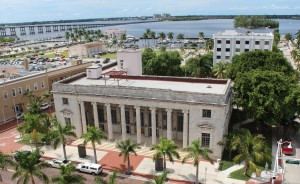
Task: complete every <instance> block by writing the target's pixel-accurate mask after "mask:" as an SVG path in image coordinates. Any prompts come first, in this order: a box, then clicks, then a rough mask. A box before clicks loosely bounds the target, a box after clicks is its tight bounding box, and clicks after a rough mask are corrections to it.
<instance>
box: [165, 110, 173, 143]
mask: <svg viewBox="0 0 300 184" xmlns="http://www.w3.org/2000/svg"><path fill="white" fill-rule="evenodd" d="M166 111H167V139H168V140H172V121H171V119H172V109H166Z"/></svg>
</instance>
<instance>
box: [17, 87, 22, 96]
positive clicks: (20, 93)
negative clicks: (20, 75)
mask: <svg viewBox="0 0 300 184" xmlns="http://www.w3.org/2000/svg"><path fill="white" fill-rule="evenodd" d="M18 89H19V95H22V94H23V91H22V87H19V88H18Z"/></svg>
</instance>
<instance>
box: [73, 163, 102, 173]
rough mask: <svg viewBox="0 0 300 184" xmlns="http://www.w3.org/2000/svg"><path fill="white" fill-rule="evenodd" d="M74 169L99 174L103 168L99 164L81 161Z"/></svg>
mask: <svg viewBox="0 0 300 184" xmlns="http://www.w3.org/2000/svg"><path fill="white" fill-rule="evenodd" d="M75 169H76V171H78V172H85V173H90V174H93V175H95V174H101V173H102V171H103V169H102V166H101V165H100V164H92V163H81V164H78V165H77V166H76V168H75Z"/></svg>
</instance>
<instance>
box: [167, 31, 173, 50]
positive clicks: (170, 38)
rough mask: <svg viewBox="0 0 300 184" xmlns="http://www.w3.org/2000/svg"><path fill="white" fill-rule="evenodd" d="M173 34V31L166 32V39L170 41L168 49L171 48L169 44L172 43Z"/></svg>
mask: <svg viewBox="0 0 300 184" xmlns="http://www.w3.org/2000/svg"><path fill="white" fill-rule="evenodd" d="M173 35H174V33H172V32H168V34H167V36H168V39H169V40H171V43H170V50H171V44H172V40H173Z"/></svg>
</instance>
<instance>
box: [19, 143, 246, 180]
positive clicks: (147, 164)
mask: <svg viewBox="0 0 300 184" xmlns="http://www.w3.org/2000/svg"><path fill="white" fill-rule="evenodd" d="M81 142H82V140H77V141H75V142H73V143H72V144H70V145H67V147H66V150H67V156H68V159H69V160H72V161H75V162H93V161H94V153H93V150H92V147H91V145H90V144H87V146H86V148H87V149H86V151H87V158H84V159H82V158H79V157H78V148H77V145H78V144H80V143H81ZM114 144H115V143H114V142H109V141H103V143H102V144H101V145H97V146H96V148H97V159H98V163H100V164H101V165H102V166H103V168H104V169H105V170H106V171H113V170H116V169H117V170H119V171H120V173H124V172H125V171H126V169H127V163H124V162H123V157H119V153H118V152H117V151H118V150H117V149H115V147H114ZM21 149H22V150H31V149H32V148H31V147H30V146H23V147H22V148H21ZM42 151H43V152H44V157H48V158H63V151H62V147H58V149H56V150H53V149H52V148H50V147H49V146H44V147H43V148H42ZM137 152H138V153H141V155H138V156H134V155H130V160H131V169H132V171H133V176H131V177H140V176H142V177H143V178H144V180H145V178H146V180H147V178H152V176H153V175H160V174H161V172H156V171H155V170H154V168H155V165H154V162H153V160H152V155H153V154H154V152H153V151H151V150H149V148H142V149H141V150H138V151H137ZM142 153H144V155H143V154H142ZM185 154H186V153H185ZM167 168H168V170H169V171H170V174H169V175H168V177H169V178H170V181H169V183H192V182H193V181H194V179H195V172H196V168H195V167H194V165H193V164H192V163H185V164H182V163H181V161H180V160H177V161H175V162H174V163H173V164H172V163H170V162H169V161H167ZM216 168H217V164H216V163H215V164H210V163H209V162H207V161H203V160H201V162H200V164H199V181H200V182H202V183H204V181H205V178H206V184H245V182H244V181H240V180H234V179H231V178H227V176H226V175H225V174H223V173H222V172H218V171H217V169H216Z"/></svg>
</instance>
